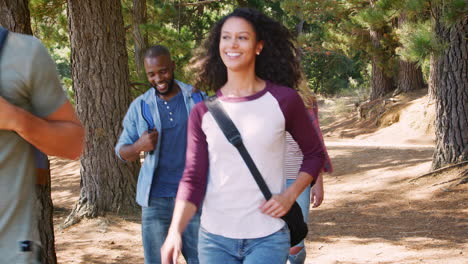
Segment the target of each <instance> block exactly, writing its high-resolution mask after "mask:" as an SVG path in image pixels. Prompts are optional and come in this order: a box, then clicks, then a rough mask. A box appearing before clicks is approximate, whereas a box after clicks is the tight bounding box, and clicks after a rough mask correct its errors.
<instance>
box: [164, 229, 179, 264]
mask: <svg viewBox="0 0 468 264" xmlns="http://www.w3.org/2000/svg"><path fill="white" fill-rule="evenodd" d="M181 250H182V236H181V234H180V233H177V232H169V234H168V235H167V237H166V240H165V241H164V244H163V245H162V247H161V263H162V264H176V263H177V258H178V257H179V252H181Z"/></svg>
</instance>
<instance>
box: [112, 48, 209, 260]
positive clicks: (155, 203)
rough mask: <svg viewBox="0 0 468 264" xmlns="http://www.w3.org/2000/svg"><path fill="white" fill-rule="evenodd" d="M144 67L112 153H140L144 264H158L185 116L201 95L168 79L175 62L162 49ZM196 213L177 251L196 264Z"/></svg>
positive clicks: (179, 169)
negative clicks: (143, 83)
mask: <svg viewBox="0 0 468 264" xmlns="http://www.w3.org/2000/svg"><path fill="white" fill-rule="evenodd" d="M144 66H145V71H146V76H147V78H148V81H149V82H150V83H151V84H152V86H153V87H152V88H150V89H149V90H148V91H147V92H146V93H144V94H142V95H140V96H139V97H138V98H136V99H135V100H134V101H133V102H132V103H131V105H130V107H129V109H128V111H127V114H126V116H125V118H124V120H123V131H122V134H121V135H120V138H119V141H118V143H117V145H116V147H115V152H116V154H117V155H118V156H119V158H121V159H122V160H125V161H133V160H136V159H138V158H139V157H140V153H141V152H146V153H147V155H146V156H145V160H144V163H143V165H142V168H141V170H140V174H139V176H138V185H137V197H136V200H137V202H138V204H140V205H141V206H142V238H143V248H144V254H145V264H153V263H161V256H160V248H161V246H162V244H163V242H164V240H165V239H166V236H167V232H168V229H169V226H170V223H171V219H172V213H173V210H174V203H175V197H176V193H177V188H178V186H179V181H180V179H181V177H182V174H183V171H184V167H185V151H186V146H187V120H188V116H189V112H190V110H191V109H192V107H193V106H194V105H195V103H196V101H198V100H200V99H201V98H202V96H201V94H200V93H198V92H193V87H192V86H191V85H188V84H185V83H182V82H180V81H177V80H175V79H174V69H175V63H174V62H173V61H172V59H171V56H170V53H169V51H168V50H167V48H165V47H163V46H160V45H157V46H153V47H151V48H149V49H148V50H147V51H146V53H145V58H144ZM199 226H200V214H199V213H198V214H197V215H196V216H195V217H194V218H193V219H192V220H191V222H190V224H189V227H188V228H187V230H186V231H185V232H184V237H183V245H182V254H183V255H184V257H185V259H186V261H187V263H188V264H198V263H199V262H198V253H197V244H198V229H199Z"/></svg>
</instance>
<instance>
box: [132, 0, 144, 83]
mask: <svg viewBox="0 0 468 264" xmlns="http://www.w3.org/2000/svg"><path fill="white" fill-rule="evenodd" d="M132 16H133V40H134V42H135V43H134V51H135V68H136V71H137V74H138V76H139V77H140V78H145V76H146V75H145V68H144V66H143V57H144V53H145V50H146V48H147V47H148V34H146V32H145V33H142V32H141V29H140V25H143V24H146V21H147V16H146V0H133V10H132Z"/></svg>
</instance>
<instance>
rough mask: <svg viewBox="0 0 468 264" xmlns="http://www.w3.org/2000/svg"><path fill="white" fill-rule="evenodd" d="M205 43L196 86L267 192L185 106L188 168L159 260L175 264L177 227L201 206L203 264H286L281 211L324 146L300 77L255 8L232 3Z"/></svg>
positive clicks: (313, 171) (282, 37)
mask: <svg viewBox="0 0 468 264" xmlns="http://www.w3.org/2000/svg"><path fill="white" fill-rule="evenodd" d="M205 50H206V54H205V56H204V57H203V58H201V60H200V61H201V62H202V65H201V71H200V74H199V76H200V78H199V82H198V84H197V85H196V86H197V87H199V88H205V89H211V90H212V91H214V92H215V93H216V95H217V98H218V99H217V100H218V101H219V102H220V104H221V105H222V106H223V108H224V109H225V111H226V112H227V114H228V116H230V118H231V119H232V120H233V122H234V124H235V125H236V126H237V129H238V130H239V132H240V134H241V136H242V140H243V142H244V145H245V147H246V149H247V150H248V152H249V153H250V155H251V156H252V159H253V160H254V162H255V163H256V165H257V167H258V169H259V171H260V173H261V175H262V176H263V178H264V179H265V182H266V184H267V185H268V187H269V189H270V190H271V192H272V193H273V197H272V198H271V199H270V200H268V201H265V199H264V196H263V194H262V192H261V191H260V189H259V187H258V185H257V184H256V182H255V180H254V179H253V177H252V175H251V173H250V171H249V169H248V168H247V166H246V164H245V162H244V160H243V159H242V157H241V156H240V154H239V152H238V151H237V149H236V148H235V147H234V146H233V145H232V144H230V143H229V141H228V140H227V139H226V137H225V136H224V134H223V132H222V131H221V129H220V128H219V126H218V125H217V123H216V122H215V121H214V119H213V116H212V115H211V113H210V112H208V110H207V108H206V105H205V103H204V102H202V103H199V104H198V105H196V106H195V108H194V109H193V111H192V112H191V113H190V118H189V125H188V143H187V160H186V167H185V171H184V176H183V178H182V180H181V183H180V186H179V190H178V192H177V200H176V206H175V209H174V215H173V218H172V223H171V227H170V228H169V234H168V236H167V238H166V241H165V242H164V245H163V247H162V249H161V252H162V262H163V264H169V263H176V261H177V256H178V254H179V251H180V249H181V245H182V243H183V237H182V233H183V230H184V229H185V227H186V226H187V224H188V222H189V220H190V219H191V218H192V216H193V215H194V214H195V213H196V212H197V210H198V209H199V208H200V207H203V210H202V217H201V227H200V233H199V244H198V248H199V250H198V252H199V258H200V262H201V263H203V264H219V263H229V264H236V263H239V264H240V263H245V264H247V263H268V264H284V263H286V261H287V258H288V255H289V248H290V234H289V229H288V227H287V225H286V224H285V222H284V221H283V220H282V219H281V216H283V215H285V214H286V213H287V212H288V211H289V209H290V208H291V206H292V205H293V203H294V201H295V200H296V198H297V197H298V196H299V194H300V193H302V191H303V190H304V189H305V188H306V187H307V186H309V185H310V184H311V182H312V181H313V180H314V179H317V177H318V175H319V173H320V171H321V169H322V168H323V163H324V162H325V156H324V150H323V145H322V143H321V141H320V138H319V136H318V134H317V132H316V131H315V130H314V128H313V126H312V123H311V122H310V120H309V117H308V115H307V111H306V108H305V107H304V103H303V102H302V100H301V97H300V96H299V94H298V93H297V91H295V89H296V88H297V87H298V84H299V81H300V77H301V74H300V67H299V63H298V60H297V58H296V53H295V48H294V45H293V37H292V34H291V33H290V32H289V31H288V30H287V29H286V28H285V27H284V26H283V25H282V24H280V23H278V22H277V21H275V20H273V19H271V18H269V17H267V16H266V15H264V14H262V13H260V12H258V11H256V10H253V9H248V8H238V9H236V10H234V12H232V13H231V14H229V15H227V16H225V17H224V18H222V19H221V20H220V21H219V22H218V23H216V24H215V25H214V27H213V28H212V30H211V34H210V35H209V38H208V40H207V42H206V46H205ZM286 131H287V132H289V133H290V134H291V135H292V136H293V137H294V139H295V140H296V142H298V144H299V146H300V148H301V150H302V153H303V160H302V166H301V168H300V170H299V171H300V172H299V175H298V177H297V179H296V181H295V182H294V183H293V184H292V185H291V186H290V187H289V188H287V189H286V188H285V185H286V178H285V177H284V173H283V172H284V168H283V167H284V149H285V133H286ZM202 201H203V202H202Z"/></svg>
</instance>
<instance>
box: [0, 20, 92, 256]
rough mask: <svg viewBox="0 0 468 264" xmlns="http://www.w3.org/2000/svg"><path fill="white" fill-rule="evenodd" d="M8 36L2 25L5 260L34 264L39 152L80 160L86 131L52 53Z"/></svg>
mask: <svg viewBox="0 0 468 264" xmlns="http://www.w3.org/2000/svg"><path fill="white" fill-rule="evenodd" d="M6 32H7V31H6V30H5V29H4V28H2V27H0V35H2V34H6V40H5V42H4V43H3V46H2V49H0V50H2V52H1V57H0V147H1V148H0V262H1V263H15V264H32V263H39V261H40V254H41V252H40V251H41V247H40V244H39V237H38V234H39V233H38V230H37V223H36V219H35V210H36V209H35V206H34V204H35V202H36V201H35V199H36V196H35V183H36V176H37V174H36V169H37V167H36V160H35V151H36V150H37V149H38V150H40V151H41V152H43V153H45V154H47V155H53V156H59V157H63V158H68V159H78V157H79V156H80V155H81V153H82V151H83V144H84V129H83V126H82V125H81V123H80V121H79V120H78V118H77V116H76V113H75V110H74V108H73V106H72V104H71V103H70V101H68V99H67V97H66V94H65V92H64V90H63V89H62V86H61V84H60V81H59V77H58V74H57V70H56V65H55V63H54V61H53V60H52V58H51V57H50V55H49V53H48V52H47V49H46V48H45V47H44V46H43V45H42V43H41V42H40V41H39V40H38V39H36V38H35V37H33V36H29V35H23V34H19V33H14V32H8V33H6Z"/></svg>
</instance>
